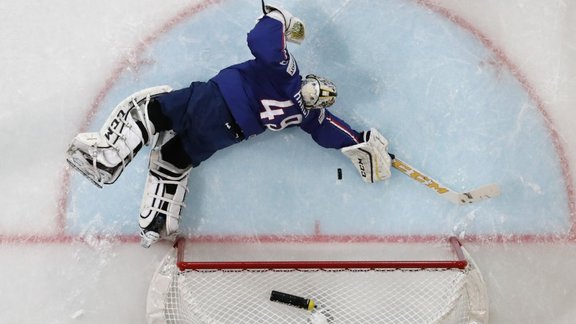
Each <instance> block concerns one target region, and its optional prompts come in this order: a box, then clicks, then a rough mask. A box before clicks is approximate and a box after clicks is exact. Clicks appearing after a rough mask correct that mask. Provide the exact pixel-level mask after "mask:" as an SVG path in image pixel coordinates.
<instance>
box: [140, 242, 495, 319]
mask: <svg viewBox="0 0 576 324" xmlns="http://www.w3.org/2000/svg"><path fill="white" fill-rule="evenodd" d="M188 244H189V245H191V246H192V245H193V244H191V243H188ZM351 244H354V243H351ZM381 245H387V244H381ZM445 245H446V246H447V249H448V250H450V251H449V252H450V253H449V254H450V255H451V256H452V259H450V260H429V261H414V260H392V261H357V260H355V261H349V260H348V261H308V260H305V261H253V260H252V261H206V260H201V261H186V260H185V247H186V241H185V240H184V239H179V240H178V241H177V242H176V244H175V249H173V250H172V251H170V252H169V253H168V255H167V256H166V257H165V258H164V260H163V262H162V264H161V265H160V266H159V267H158V270H157V271H156V273H155V275H154V277H153V279H152V283H151V285H150V288H149V291H148V300H147V319H148V323H154V324H159V323H170V324H172V323H258V324H259V323H266V324H274V323H300V324H302V323H335V324H336V323H345V324H349V323H407V324H408V323H409V324H415V323H487V322H488V300H487V294H486V288H485V284H484V281H483V280H482V276H481V274H480V272H479V270H478V268H477V267H476V265H475V264H474V262H473V261H472V259H471V258H470V255H469V254H468V253H467V252H466V250H465V249H464V248H463V247H462V245H461V244H460V242H459V241H458V239H457V238H455V237H451V238H449V240H448V241H447V244H445ZM214 251H222V250H221V249H220V250H219V249H218V248H216V249H215V250H212V252H209V254H210V253H212V254H220V253H218V252H216V253H214ZM272 291H276V292H280V293H279V294H281V295H284V294H286V295H288V294H289V295H291V296H292V297H294V298H296V299H297V300H300V301H305V302H306V303H305V304H304V305H296V304H297V303H294V300H293V299H288V300H284V301H283V302H282V300H280V302H278V300H277V299H276V298H271V294H272ZM296 296H297V297H296ZM271 299H274V300H275V301H271ZM312 305H315V306H314V307H313V306H312ZM299 306H300V307H299ZM308 306H309V307H308Z"/></svg>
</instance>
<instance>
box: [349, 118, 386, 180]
mask: <svg viewBox="0 0 576 324" xmlns="http://www.w3.org/2000/svg"><path fill="white" fill-rule="evenodd" d="M340 151H341V152H342V153H343V154H344V155H346V156H347V157H348V158H349V159H350V160H351V161H352V163H353V164H354V166H355V167H356V169H357V170H358V172H359V173H360V176H361V177H362V179H363V180H364V181H365V182H370V183H373V182H377V181H382V180H386V179H388V178H390V175H391V172H390V166H391V164H392V159H391V158H390V155H389V154H388V140H387V139H386V138H385V137H384V136H383V135H382V134H380V132H378V130H376V129H374V128H371V129H370V130H369V131H367V132H365V133H364V142H362V143H360V144H356V145H352V146H348V147H344V148H342V149H341V150H340Z"/></svg>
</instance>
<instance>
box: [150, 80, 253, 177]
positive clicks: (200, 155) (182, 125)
mask: <svg viewBox="0 0 576 324" xmlns="http://www.w3.org/2000/svg"><path fill="white" fill-rule="evenodd" d="M148 114H149V118H150V121H152V123H153V124H154V127H155V129H156V131H157V132H161V131H167V130H173V131H174V132H175V133H176V136H175V137H174V138H173V139H171V140H170V141H169V142H167V143H166V144H164V145H163V146H162V156H163V158H164V159H165V160H166V161H167V162H170V163H172V164H173V165H174V166H176V167H179V168H186V167H188V166H190V165H192V167H197V166H198V165H200V163H201V162H203V161H205V160H206V159H208V158H209V157H210V156H212V155H213V154H214V153H216V151H218V150H220V149H223V148H225V147H228V146H230V145H232V144H235V143H239V142H241V141H242V140H244V136H243V134H242V131H241V129H240V127H239V126H238V125H237V124H236V122H235V121H234V118H233V117H232V114H231V113H230V110H229V108H228V106H227V104H226V102H225V101H224V99H223V98H222V94H221V93H220V90H219V89H218V86H217V85H216V84H215V83H214V82H212V81H208V82H193V83H192V84H190V86H189V87H188V88H184V89H180V90H175V91H172V92H169V93H166V94H163V95H160V96H158V97H156V98H155V100H153V101H152V102H151V103H150V105H149V106H148Z"/></svg>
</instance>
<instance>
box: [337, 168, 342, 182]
mask: <svg viewBox="0 0 576 324" xmlns="http://www.w3.org/2000/svg"><path fill="white" fill-rule="evenodd" d="M338 180H342V169H340V168H338Z"/></svg>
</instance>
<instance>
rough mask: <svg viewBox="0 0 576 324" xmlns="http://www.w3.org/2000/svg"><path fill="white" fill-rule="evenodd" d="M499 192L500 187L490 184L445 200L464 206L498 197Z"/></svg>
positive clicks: (456, 194)
mask: <svg viewBox="0 0 576 324" xmlns="http://www.w3.org/2000/svg"><path fill="white" fill-rule="evenodd" d="M500 192H501V191H500V186H499V185H498V184H496V183H491V184H487V185H484V186H482V187H479V188H476V189H474V190H471V191H468V192H463V193H455V194H454V195H450V196H449V197H447V198H448V199H449V200H450V201H452V202H453V203H455V204H458V205H464V204H472V203H475V202H478V201H481V200H484V199H489V198H494V197H496V196H498V195H500Z"/></svg>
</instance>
